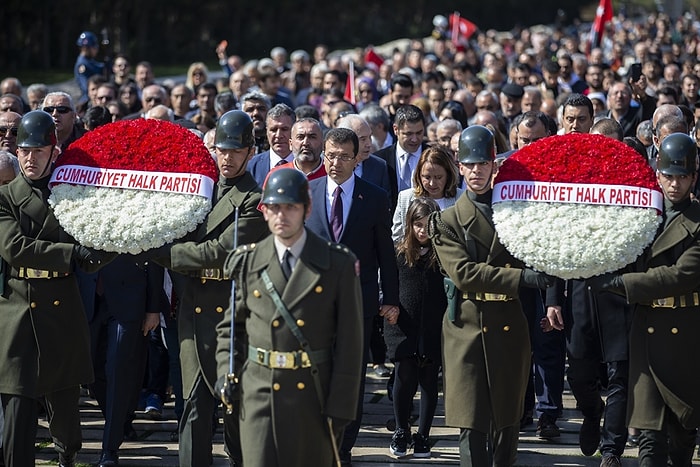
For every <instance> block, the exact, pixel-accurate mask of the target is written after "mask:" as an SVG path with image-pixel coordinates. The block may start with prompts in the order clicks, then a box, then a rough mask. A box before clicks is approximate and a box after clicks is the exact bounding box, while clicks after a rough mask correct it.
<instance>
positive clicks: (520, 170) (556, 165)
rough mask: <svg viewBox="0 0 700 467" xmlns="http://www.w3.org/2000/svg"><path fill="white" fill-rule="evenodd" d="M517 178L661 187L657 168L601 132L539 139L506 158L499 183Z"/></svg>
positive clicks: (500, 171)
mask: <svg viewBox="0 0 700 467" xmlns="http://www.w3.org/2000/svg"><path fill="white" fill-rule="evenodd" d="M514 180H522V181H539V182H559V183H590V184H600V185H625V186H634V187H643V188H650V189H653V190H657V191H659V185H658V183H657V181H656V176H655V174H654V171H653V170H652V169H651V167H650V166H649V164H648V163H647V161H646V160H645V159H644V158H643V157H642V156H640V155H639V154H638V153H637V152H636V151H635V150H634V149H632V148H630V147H629V146H627V145H626V144H624V143H621V142H620V141H617V140H614V139H612V138H607V137H605V136H602V135H590V134H569V135H562V136H551V137H549V138H544V139H541V140H539V141H536V142H534V143H532V144H530V145H528V146H526V147H524V148H522V149H520V150H519V151H517V152H516V153H514V154H513V155H512V156H511V157H509V158H508V159H506V160H505V162H504V163H503V165H502V166H501V168H500V169H499V171H498V176H497V177H496V181H495V182H496V183H499V182H507V181H514Z"/></svg>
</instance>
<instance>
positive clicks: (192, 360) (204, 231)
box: [158, 172, 267, 466]
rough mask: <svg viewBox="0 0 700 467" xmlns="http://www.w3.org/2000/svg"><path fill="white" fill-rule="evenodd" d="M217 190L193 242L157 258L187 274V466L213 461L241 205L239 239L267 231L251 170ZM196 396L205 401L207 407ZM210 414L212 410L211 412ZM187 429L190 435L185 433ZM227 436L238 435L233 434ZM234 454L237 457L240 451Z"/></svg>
mask: <svg viewBox="0 0 700 467" xmlns="http://www.w3.org/2000/svg"><path fill="white" fill-rule="evenodd" d="M216 190H217V194H216V197H219V200H218V201H216V203H215V204H214V207H213V208H212V210H211V212H210V213H209V214H208V215H207V217H206V219H205V220H204V222H203V223H202V224H201V225H200V227H199V228H198V229H197V230H196V231H195V232H193V233H192V234H191V235H190V236H188V237H187V239H186V240H188V241H185V242H183V243H176V244H174V245H172V248H171V249H170V257H169V260H168V261H164V262H163V261H162V260H161V259H160V258H159V259H158V260H159V261H161V262H163V265H164V266H166V267H167V268H168V269H171V270H173V271H176V272H179V273H182V274H183V275H184V276H185V278H184V279H183V280H182V281H181V282H182V288H181V290H176V293H178V296H179V306H178V310H177V313H178V315H177V318H178V319H177V322H178V333H179V339H180V366H181V368H182V384H183V397H184V398H185V400H187V401H188V402H190V403H189V404H186V407H185V414H184V415H183V419H182V423H181V424H180V432H181V436H180V456H181V462H182V465H193V466H198V465H208V462H209V452H210V449H211V415H212V414H213V411H214V410H215V403H216V402H215V400H214V397H213V395H214V385H215V383H216V357H215V352H216V345H215V342H216V325H217V324H218V323H219V322H220V321H221V319H222V318H223V316H224V310H226V308H228V307H229V305H230V299H231V280H230V279H229V278H228V277H227V276H226V275H225V274H224V273H223V270H222V268H223V266H224V261H225V259H226V256H227V255H228V254H229V253H230V252H231V251H233V242H234V212H235V207H236V206H238V208H239V213H240V214H239V222H238V229H239V232H238V239H239V242H241V243H248V242H255V241H258V240H260V239H261V238H263V237H264V236H265V235H266V234H267V228H266V226H265V222H264V220H263V217H262V214H261V213H260V211H258V210H257V206H258V203H259V202H260V188H259V187H258V185H257V183H255V180H254V179H253V177H252V176H251V175H250V174H249V173H248V172H245V173H244V174H243V175H242V176H240V177H238V178H235V179H222V180H221V181H220V182H219V184H218V185H217V187H216ZM224 191H225V194H223V196H221V193H222V192H224ZM198 385H201V387H199V388H198ZM197 389H199V391H198V390H197ZM208 395H210V396H212V397H211V398H209V397H208ZM193 398H194V399H195V400H201V399H204V400H206V404H205V406H206V408H205V407H204V406H202V405H200V402H196V401H195V400H192V399H193ZM209 399H211V400H209ZM217 399H218V397H217ZM197 407H199V408H201V410H199V409H198V408H197ZM193 411H194V412H201V413H193ZM207 412H211V413H210V414H209V415H207ZM188 414H189V415H188ZM188 416H191V417H194V418H195V419H196V420H197V421H196V422H193V423H194V425H193V424H192V423H188V422H187V417H188ZM183 430H186V431H187V432H188V433H190V434H187V433H185V435H183ZM207 433H209V435H207ZM228 435H230V436H234V434H233V433H229V434H228ZM228 435H227V436H228ZM231 441H233V440H231ZM229 444H231V443H228V442H227V447H231V448H232V449H234V450H235V447H233V446H229ZM236 444H237V443H236ZM205 451H206V454H205V453H204V452H205ZM230 454H231V455H232V456H234V457H235V456H236V453H235V452H231V453H230ZM192 456H194V457H192ZM205 462H206V464H205Z"/></svg>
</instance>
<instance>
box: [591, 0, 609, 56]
mask: <svg viewBox="0 0 700 467" xmlns="http://www.w3.org/2000/svg"><path fill="white" fill-rule="evenodd" d="M612 18H613V7H612V0H600V5H598V8H597V9H596V11H595V21H593V25H592V26H591V35H590V42H589V47H590V48H589V51H590V49H594V48H596V47H600V43H601V42H602V40H603V33H604V32H605V25H606V24H607V23H608V22H610V21H612Z"/></svg>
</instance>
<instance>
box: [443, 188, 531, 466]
mask: <svg viewBox="0 0 700 467" xmlns="http://www.w3.org/2000/svg"><path fill="white" fill-rule="evenodd" d="M490 193H491V192H490V191H489V192H488V193H487V195H478V196H479V197H480V198H481V197H488V200H484V202H487V201H488V204H489V205H490ZM475 196H476V195H474V194H473V193H471V192H465V194H463V195H462V196H460V197H459V198H458V200H457V202H456V203H455V205H454V206H453V207H450V208H447V209H445V210H444V211H442V212H436V213H434V214H432V215H431V218H430V235H431V238H432V241H433V245H434V247H435V250H436V252H437V255H438V258H439V260H440V264H441V266H442V268H443V269H444V271H445V273H446V274H447V276H449V278H450V279H452V281H453V282H454V284H455V286H456V288H457V289H458V290H457V294H458V299H459V302H460V303H459V307H458V309H457V310H456V312H455V315H454V318H452V317H451V316H450V313H449V312H448V313H446V314H445V317H444V318H443V328H442V332H443V375H444V390H445V422H446V424H447V425H450V426H456V427H460V428H464V429H470V430H475V431H478V432H481V433H490V432H492V431H496V432H498V431H501V430H504V429H511V430H512V429H514V430H515V440H514V443H513V442H511V443H508V442H505V445H504V447H503V449H501V450H500V452H499V447H498V445H496V447H495V449H494V463H495V464H496V465H511V464H512V463H513V462H514V461H515V454H516V451H517V432H518V429H517V428H514V427H517V426H518V425H519V421H520V417H521V414H522V410H523V400H524V396H525V388H526V385H527V379H528V375H529V365H530V338H529V334H528V324H527V319H526V318H525V315H524V314H523V311H522V308H521V305H520V301H519V299H518V290H519V287H520V282H521V269H520V268H521V267H522V263H521V262H520V261H518V260H516V259H515V258H513V257H512V256H511V255H510V253H508V252H507V251H506V249H505V248H504V247H503V245H502V244H501V243H500V241H499V240H498V238H497V236H496V232H495V229H494V227H493V224H492V222H491V221H490V219H489V218H488V217H487V216H486V215H485V214H484V213H483V212H482V211H481V210H480V209H478V208H477V207H476V205H475V203H474V202H473V200H472V197H475ZM480 198H479V199H480ZM497 436H498V435H497ZM475 465H478V464H475Z"/></svg>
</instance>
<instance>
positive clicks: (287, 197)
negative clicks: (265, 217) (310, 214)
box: [261, 168, 311, 205]
mask: <svg viewBox="0 0 700 467" xmlns="http://www.w3.org/2000/svg"><path fill="white" fill-rule="evenodd" d="M310 202H311V198H310V196H309V181H308V180H307V178H306V175H304V174H303V173H301V172H300V171H298V170H296V169H287V168H282V169H277V170H274V171H272V172H270V175H269V177H268V178H267V181H266V182H265V186H264V188H263V193H262V201H261V203H262V204H294V203H302V204H305V205H308V204H309V203H310Z"/></svg>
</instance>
